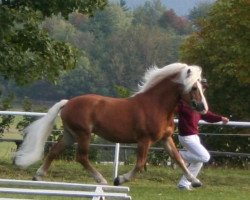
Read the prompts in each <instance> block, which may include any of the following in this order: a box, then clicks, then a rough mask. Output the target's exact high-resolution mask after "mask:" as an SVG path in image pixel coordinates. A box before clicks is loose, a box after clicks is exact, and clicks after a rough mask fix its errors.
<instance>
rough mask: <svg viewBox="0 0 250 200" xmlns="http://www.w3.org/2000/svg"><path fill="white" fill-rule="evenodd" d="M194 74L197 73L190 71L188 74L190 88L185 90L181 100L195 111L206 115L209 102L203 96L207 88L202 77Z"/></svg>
mask: <svg viewBox="0 0 250 200" xmlns="http://www.w3.org/2000/svg"><path fill="white" fill-rule="evenodd" d="M192 73H195V72H194V71H193V70H192V69H188V70H187V72H186V79H191V81H188V83H189V86H187V87H186V88H185V90H184V92H183V94H182V95H181V98H182V99H183V100H184V101H185V102H187V103H188V104H189V105H190V106H191V107H192V108H193V109H194V110H196V111H197V112H200V113H201V114H205V113H206V112H207V111H208V105H207V101H206V98H205V96H204V94H203V92H204V90H205V87H204V86H203V84H202V81H201V77H200V76H197V74H196V75H195V74H192ZM191 76H193V77H191Z"/></svg>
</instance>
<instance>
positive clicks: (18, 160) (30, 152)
mask: <svg viewBox="0 0 250 200" xmlns="http://www.w3.org/2000/svg"><path fill="white" fill-rule="evenodd" d="M67 102H68V100H61V101H60V102H58V103H56V104H55V105H54V106H52V107H51V108H50V109H49V111H48V113H47V114H46V115H45V116H43V117H42V118H40V119H38V120H36V121H34V122H32V123H31V124H30V125H29V126H28V127H27V128H25V130H24V133H25V137H24V140H23V143H22V145H21V147H20V148H19V149H18V151H17V152H16V153H15V155H14V162H15V164H16V165H18V166H20V167H22V168H26V167H28V166H30V165H31V164H33V163H35V162H36V161H38V160H40V159H41V158H42V157H43V152H44V145H45V142H46V141H47V138H48V137H49V135H50V134H51V132H52V129H53V126H54V123H55V120H56V117H57V115H58V113H59V112H60V110H61V108H62V107H63V106H64V105H65V104H66V103H67Z"/></svg>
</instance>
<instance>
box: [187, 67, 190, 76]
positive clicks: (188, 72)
mask: <svg viewBox="0 0 250 200" xmlns="http://www.w3.org/2000/svg"><path fill="white" fill-rule="evenodd" d="M190 76H191V69H188V70H187V78H188V77H190Z"/></svg>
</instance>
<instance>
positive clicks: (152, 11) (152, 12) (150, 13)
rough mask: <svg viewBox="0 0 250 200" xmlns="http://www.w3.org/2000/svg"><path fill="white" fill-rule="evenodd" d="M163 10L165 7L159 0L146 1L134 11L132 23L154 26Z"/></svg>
mask: <svg viewBox="0 0 250 200" xmlns="http://www.w3.org/2000/svg"><path fill="white" fill-rule="evenodd" d="M165 10H166V7H165V6H164V5H162V3H161V1H160V0H153V1H152V2H150V1H146V2H145V4H144V6H140V7H138V8H137V9H136V10H135V11H134V19H133V24H135V25H136V24H143V25H147V26H149V27H151V28H152V27H155V26H157V25H158V21H159V19H160V17H161V16H162V13H163V12H164V11H165Z"/></svg>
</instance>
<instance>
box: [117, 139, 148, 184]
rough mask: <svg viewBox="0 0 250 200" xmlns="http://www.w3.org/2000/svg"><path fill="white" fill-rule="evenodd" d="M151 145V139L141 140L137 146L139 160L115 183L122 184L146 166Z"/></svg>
mask: <svg viewBox="0 0 250 200" xmlns="http://www.w3.org/2000/svg"><path fill="white" fill-rule="evenodd" d="M150 145H151V142H150V141H149V140H147V139H146V140H141V141H140V142H139V143H138V147H137V161H136V165H135V167H134V168H133V169H132V170H131V171H129V172H128V173H126V174H123V175H120V176H118V177H116V178H115V180H114V185H121V184H122V183H124V182H127V181H129V180H131V179H132V178H133V177H135V175H136V174H137V173H138V172H139V171H141V170H142V169H143V168H144V167H145V163H146V160H147V155H148V150H149V147H150Z"/></svg>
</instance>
